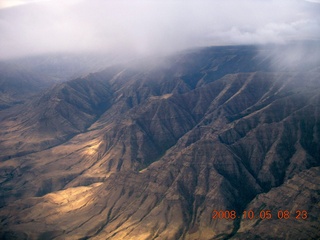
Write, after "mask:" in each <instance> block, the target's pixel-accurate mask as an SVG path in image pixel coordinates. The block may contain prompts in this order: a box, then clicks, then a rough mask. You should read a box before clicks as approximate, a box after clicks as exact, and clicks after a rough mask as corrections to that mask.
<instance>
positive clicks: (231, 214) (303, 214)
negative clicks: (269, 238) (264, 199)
mask: <svg viewBox="0 0 320 240" xmlns="http://www.w3.org/2000/svg"><path fill="white" fill-rule="evenodd" d="M236 218H242V219H249V220H253V219H292V218H293V219H302V220H306V219H307V218H308V212H307V211H306V210H296V211H295V212H293V213H292V212H290V211H289V210H277V211H274V212H272V211H270V210H261V211H259V212H258V213H255V212H254V211H252V210H249V211H243V212H242V213H241V214H238V213H237V212H236V211H235V210H213V211H212V219H228V220H234V219H236Z"/></svg>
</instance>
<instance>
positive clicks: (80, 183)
mask: <svg viewBox="0 0 320 240" xmlns="http://www.w3.org/2000/svg"><path fill="white" fill-rule="evenodd" d="M217 49H218V50H219V51H220V52H219V51H218V53H216V52H215V51H214V50H217ZM226 49H227V50H226ZM230 51H231V53H232V54H230ZM243 52H245V53H246V54H245V56H244V57H243V58H241V56H242V55H243ZM223 53H224V55H223ZM235 53H237V54H238V55H237V56H236V57H234V56H233V55H234V54H235ZM219 54H220V56H221V59H220V60H217V59H219V58H216V56H217V55H219ZM257 54H258V53H257V50H252V49H250V48H249V50H248V49H246V48H243V47H238V51H237V48H235V47H231V50H228V48H210V49H202V50H201V51H197V52H191V53H187V54H185V55H183V54H182V55H179V56H178V57H173V58H171V59H170V60H169V61H168V62H166V64H163V65H161V66H158V67H157V65H155V66H154V67H151V68H149V67H147V71H146V69H142V70H141V69H140V70H139V68H138V67H132V66H131V67H130V66H129V67H128V66H126V67H125V68H122V67H119V68H118V67H116V68H108V69H106V70H104V71H102V72H99V73H95V74H90V75H88V76H86V77H83V78H80V79H76V80H72V81H69V82H66V83H62V84H59V85H57V86H55V87H53V88H51V89H50V90H48V91H47V92H46V93H45V94H43V95H42V96H43V97H45V98H42V100H41V101H38V103H39V104H38V105H39V106H40V105H41V104H43V105H44V106H47V108H48V107H49V109H50V106H51V105H50V104H48V102H49V103H50V101H51V102H52V100H54V98H55V97H57V96H59V97H61V101H62V102H64V104H63V105H62V106H63V107H64V108H65V107H66V105H65V103H68V102H69V103H70V102H71V103H74V105H73V106H74V107H75V109H77V110H76V111H75V112H74V114H73V115H76V116H77V114H80V113H81V111H82V112H84V113H86V114H88V113H89V117H87V118H86V120H85V121H83V123H84V124H85V125H83V124H82V122H81V121H78V119H75V120H72V118H68V119H69V120H70V121H74V124H76V126H79V129H78V130H79V131H75V135H73V136H72V137H71V138H69V139H64V140H63V141H61V142H58V143H57V145H55V146H52V145H50V144H49V145H47V146H44V147H41V146H40V147H39V148H38V150H36V151H34V152H33V153H30V154H29V153H27V154H26V155H23V156H20V157H13V158H11V159H9V158H6V160H2V161H1V163H0V170H1V179H2V180H1V183H0V185H1V188H2V189H3V190H2V191H1V198H2V208H1V209H0V219H1V224H2V226H3V227H5V228H2V229H1V231H0V232H1V234H2V235H1V236H2V237H8V236H16V237H20V238H21V239H23V238H31V239H34V238H45V239H63V238H65V237H67V238H79V239H81V238H89V239H101V238H104V239H137V238H139V239H212V238H215V239H243V237H246V236H248V238H249V239H250V237H251V238H253V237H258V238H259V237H260V238H262V237H263V238H277V237H278V238H280V239H301V238H302V239H303V238H304V236H305V234H307V236H309V237H310V238H316V237H318V236H319V234H320V233H319V231H318V230H317V220H316V219H315V218H316V216H317V214H319V213H320V208H319V206H318V205H317V204H315V203H317V202H319V200H320V196H319V194H318V193H317V183H318V178H317V177H316V176H317V172H318V171H319V160H320V156H319V153H320V145H319V138H320V131H319V129H320V127H319V126H320V122H319V119H320V116H319V113H320V111H319V106H320V105H319V101H320V95H319V91H318V90H319V88H320V83H319V81H318V79H319V73H318V72H317V71H309V72H299V71H297V72H289V71H282V72H279V71H275V70H273V68H272V67H270V65H268V64H266V61H269V60H270V63H271V59H269V60H266V59H263V61H262V60H261V61H258V64H256V65H255V66H250V67H249V68H246V66H248V59H252V61H253V60H256V59H257ZM230 55H232V56H233V57H230ZM195 56H196V57H195ZM223 56H224V57H223ZM172 59H173V60H172ZM234 59H237V61H243V63H241V64H240V65H238V66H234V67H233V68H231V69H230V71H229V72H227V69H228V68H229V66H230V65H234V62H233V61H234ZM239 59H240V60H239ZM219 61H221V62H220V63H219ZM194 62H195V63H196V64H198V65H196V66H195V67H194V68H191V66H193V63H194ZM249 63H250V61H249ZM259 64H262V65H261V66H260V65H259ZM137 65H139V63H137ZM219 68H220V70H219V71H218V72H217V69H219ZM239 69H242V70H243V71H239ZM252 69H254V70H255V71H252ZM265 70H268V71H265ZM199 71H200V73H199ZM201 71H202V72H201ZM224 71H226V72H225V73H226V74H224V75H223V76H220V74H222V73H224ZM208 76H209V77H208ZM302 80H303V81H302ZM65 87H67V92H70V91H71V90H72V89H76V90H75V92H74V93H73V92H71V93H72V97H71V98H68V94H66V92H65V91H66V90H64V89H65ZM69 94H70V93H69ZM40 99H41V98H40ZM78 99H80V100H79V101H78ZM99 103H102V109H101V111H100V107H99ZM71 105H72V104H71ZM79 105H80V106H82V107H81V108H78V106H79ZM54 106H56V105H54ZM47 108H46V107H41V108H39V109H40V111H39V112H40V113H41V114H42V112H45V110H47ZM35 109H37V108H36V107H32V108H29V109H26V110H25V111H26V114H28V112H30V114H31V115H34V110H35ZM53 109H55V108H53ZM79 109H80V110H79ZM8 111H9V110H8ZM67 111H69V112H71V111H70V110H67ZM58 113H59V114H60V112H59V111H58ZM41 114H39V116H41ZM50 114H51V115H50V116H52V118H53V119H55V120H57V119H59V118H57V117H56V113H54V112H53V113H50ZM27 116H28V115H27ZM80 116H81V115H80ZM20 117H21V116H19V113H18V114H17V115H16V118H17V119H16V120H14V118H13V120H12V119H11V121H19V120H20V119H19V118H20ZM28 119H32V118H28ZM35 119H38V118H37V117H36V118H35ZM2 121H6V118H4V120H3V119H2ZM22 122H23V121H22ZM63 123H64V122H63V121H62V122H61V121H60V120H59V126H58V127H59V128H61V129H62V130H61V131H60V132H59V131H57V129H55V130H53V131H52V133H53V134H57V135H58V136H61V135H63V134H64V125H63ZM77 124H78V125H77ZM18 126H21V125H19V124H18ZM28 126H30V124H29V122H26V125H25V128H23V129H22V132H25V134H28V133H29V129H28ZM34 126H35V127H32V129H33V131H34V129H36V130H35V131H38V132H39V133H42V132H43V130H41V128H38V126H39V121H38V120H36V121H35V125H34ZM66 126H67V127H66V129H69V127H68V126H69V125H66ZM37 128H38V129H39V130H37ZM49 130H50V129H49ZM76 130H77V129H76ZM61 133H62V134H61ZM33 134H34V133H33ZM1 135H2V137H3V136H6V135H4V134H3V130H2V131H1ZM50 136H54V135H50ZM9 140H10V138H9ZM9 140H8V142H9ZM9 143H10V142H9ZM1 144H2V145H0V146H1V149H6V148H5V147H4V146H5V145H4V144H3V140H2V143H1ZM11 144H12V143H11ZM34 147H35V146H33V148H34ZM27 148H28V147H25V149H27ZM17 149H18V151H19V147H18V148H17ZM17 149H16V150H15V151H17ZM21 149H23V147H22V148H21ZM4 153H5V152H4ZM2 154H3V152H2ZM5 154H7V153H5ZM5 154H3V156H4V157H6V156H5ZM306 173H310V174H313V176H315V177H314V178H313V179H312V178H308V175H307V174H306ZM35 176H37V177H35ZM292 186H299V187H300V188H302V187H305V188H306V189H307V190H305V193H308V194H311V195H312V197H311V198H303V197H299V196H300V194H302V193H301V191H300V190H299V189H297V187H294V189H295V190H292ZM290 187H291V188H290ZM277 189H282V190H283V191H284V192H285V193H287V195H286V194H280V193H279V190H277ZM295 194H296V195H295ZM264 196H266V197H264ZM295 196H298V197H295ZM286 197H288V198H292V199H294V200H295V203H290V204H288V205H283V204H277V203H279V202H281V201H282V199H286ZM302 199H303V201H305V202H303V201H302ZM261 204H262V205H263V206H264V205H266V206H268V207H269V208H268V209H270V210H273V211H277V210H279V209H280V210H286V209H288V210H289V209H290V211H295V210H296V209H297V208H298V209H300V208H301V209H302V208H304V209H305V210H307V211H309V213H310V218H309V219H307V220H304V221H302V220H299V221H298V220H297V221H294V220H293V219H292V220H290V224H291V226H294V227H295V228H297V229H299V230H298V231H299V232H297V231H296V230H290V229H288V228H287V227H285V224H286V222H284V221H282V220H281V219H275V218H274V219H272V221H269V222H268V220H267V219H261V220H259V219H258V220H248V219H247V220H245V219H242V218H237V219H235V220H234V221H231V220H226V219H222V218H221V219H212V212H213V210H217V211H225V210H230V211H231V210H234V211H236V212H237V214H240V216H241V212H243V211H250V210H255V211H256V212H257V211H261V210H259V209H260V206H261ZM285 207H287V208H286V209H285ZM43 209H45V210H44V211H43ZM263 209H267V208H263ZM277 224H279V226H284V227H285V228H286V229H287V235H286V236H285V235H282V233H280V232H279V229H278V228H277V229H278V230H276V231H270V229H274V228H276V226H277ZM267 229H269V230H267Z"/></svg>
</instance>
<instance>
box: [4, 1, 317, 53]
mask: <svg viewBox="0 0 320 240" xmlns="http://www.w3.org/2000/svg"><path fill="white" fill-rule="evenodd" d="M319 13H320V4H319V1H316V0H309V1H306V0H241V1H240V0H212V1H208V0H207V1H206V0H200V1H199V0H198V1H195V0H184V1H182V0H171V1H169V0H162V1H159V0H149V1H143V0H141V1H137V0H131V1H129V0H127V1H125V0H122V1H121V0H119V1H115V0H90V1H89V0H65V1H63V2H62V1H50V0H43V1H39V0H38V1H36V0H33V1H32V0H31V1H30V0H29V1H27V0H11V1H10V0H2V1H0V33H1V34H0V57H1V58H2V59H3V58H11V57H19V56H25V55H37V54H42V53H52V52H95V51H98V52H113V53H114V52H117V53H130V54H141V55H150V54H167V53H171V52H174V51H178V50H183V49H186V48H191V47H199V46H210V45H229V44H264V43H287V42H292V41H299V40H319V38H320V14H319Z"/></svg>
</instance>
